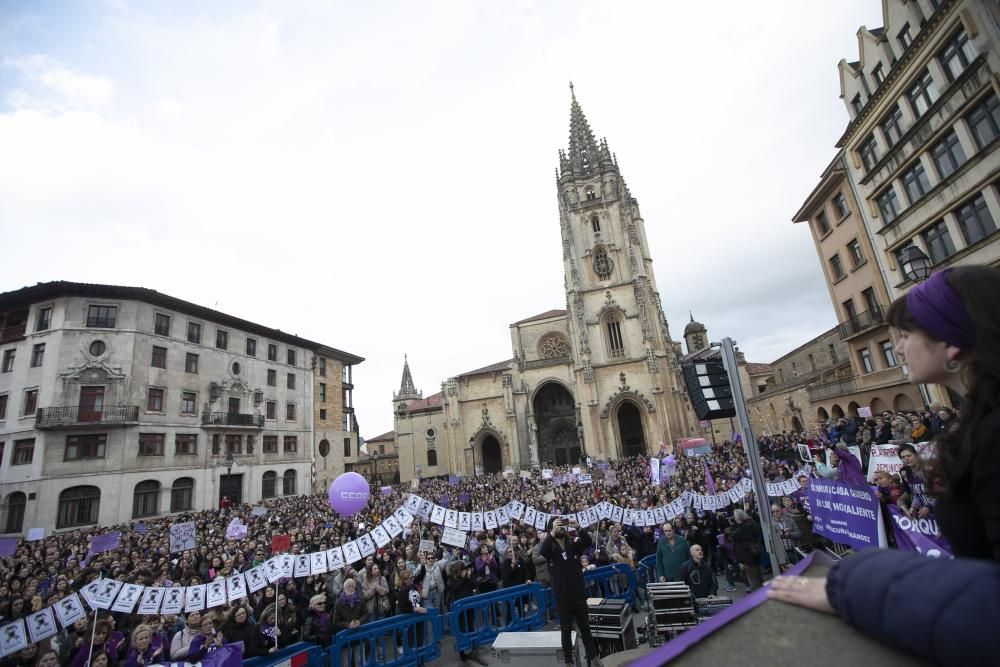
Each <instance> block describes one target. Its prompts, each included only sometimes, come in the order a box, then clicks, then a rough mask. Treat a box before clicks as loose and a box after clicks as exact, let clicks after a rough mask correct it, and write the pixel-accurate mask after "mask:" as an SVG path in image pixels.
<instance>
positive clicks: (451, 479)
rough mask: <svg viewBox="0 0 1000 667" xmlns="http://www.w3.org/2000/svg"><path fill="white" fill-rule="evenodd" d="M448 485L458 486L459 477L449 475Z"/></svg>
mask: <svg viewBox="0 0 1000 667" xmlns="http://www.w3.org/2000/svg"><path fill="white" fill-rule="evenodd" d="M448 483H449V484H451V485H452V486H458V475H448Z"/></svg>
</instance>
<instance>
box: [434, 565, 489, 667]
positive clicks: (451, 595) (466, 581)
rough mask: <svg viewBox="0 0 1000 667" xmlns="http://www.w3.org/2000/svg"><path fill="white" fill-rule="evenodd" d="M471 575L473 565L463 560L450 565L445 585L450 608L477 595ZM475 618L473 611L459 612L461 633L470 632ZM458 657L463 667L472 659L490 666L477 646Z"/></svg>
mask: <svg viewBox="0 0 1000 667" xmlns="http://www.w3.org/2000/svg"><path fill="white" fill-rule="evenodd" d="M471 573H472V565H471V564H470V563H467V562H465V561H463V560H456V561H452V562H451V563H448V581H447V582H446V583H445V586H446V587H447V589H448V606H449V607H450V606H451V605H452V604H454V603H455V602H458V601H459V600H461V599H462V598H467V597H469V596H471V595H474V594H475V588H474V587H473V585H472V579H471ZM475 618H476V617H475V614H474V613H473V612H472V611H471V610H466V611H463V612H459V616H458V629H459V631H461V632H469V631H470V629H471V628H470V627H469V626H471V625H473V624H474V623H475ZM458 657H459V658H460V659H461V660H462V665H463V667H464V665H467V664H468V661H469V659H470V658H471V659H472V660H475V661H476V662H478V663H479V664H480V665H487V664H489V663H487V662H486V661H485V660H483V658H482V657H481V656H480V655H479V647H478V646H476V645H473V646H472V651H470V652H469V653H466V652H465V651H459V652H458Z"/></svg>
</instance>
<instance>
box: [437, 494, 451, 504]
mask: <svg viewBox="0 0 1000 667" xmlns="http://www.w3.org/2000/svg"><path fill="white" fill-rule="evenodd" d="M438 505H440V506H441V507H451V498H449V497H448V494H447V493H442V494H441V495H440V496H438Z"/></svg>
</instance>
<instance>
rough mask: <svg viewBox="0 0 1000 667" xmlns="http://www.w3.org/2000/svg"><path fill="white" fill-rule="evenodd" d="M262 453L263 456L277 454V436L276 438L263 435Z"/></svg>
mask: <svg viewBox="0 0 1000 667" xmlns="http://www.w3.org/2000/svg"><path fill="white" fill-rule="evenodd" d="M263 452H264V453H265V454H277V453H278V436H276V435H265V436H264V447H263Z"/></svg>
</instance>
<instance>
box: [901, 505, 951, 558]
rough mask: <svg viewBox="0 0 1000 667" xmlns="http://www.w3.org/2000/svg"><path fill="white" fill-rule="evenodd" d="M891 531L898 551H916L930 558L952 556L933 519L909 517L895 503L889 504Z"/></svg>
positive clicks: (948, 545)
mask: <svg viewBox="0 0 1000 667" xmlns="http://www.w3.org/2000/svg"><path fill="white" fill-rule="evenodd" d="M888 507H889V516H891V517H892V533H893V535H895V537H896V548H897V549H899V550H900V551H916V552H917V553H919V554H923V555H925V556H928V557H930V558H954V557H955V556H954V555H953V554H952V553H951V545H950V544H948V540H946V539H944V535H942V534H941V531H939V530H938V525H937V521H935V520H934V519H911V518H910V517H908V516H906V515H905V514H903V511H902V510H901V509H899V508H898V507H896V506H895V505H889V506H888Z"/></svg>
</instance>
